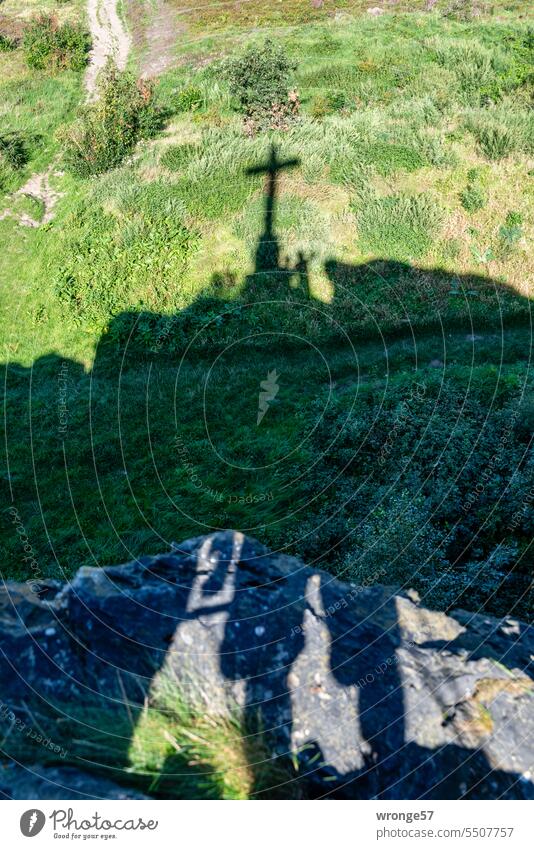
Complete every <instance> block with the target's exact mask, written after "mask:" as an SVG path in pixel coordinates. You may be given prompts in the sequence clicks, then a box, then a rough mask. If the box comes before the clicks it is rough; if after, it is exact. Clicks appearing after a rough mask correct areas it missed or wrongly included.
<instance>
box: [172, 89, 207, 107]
mask: <svg viewBox="0 0 534 849" xmlns="http://www.w3.org/2000/svg"><path fill="white" fill-rule="evenodd" d="M202 100H203V96H202V92H201V90H200V89H199V88H197V87H196V86H193V85H190V86H185V88H182V89H180V91H178V92H176V93H175V94H174V95H173V96H172V97H171V109H172V111H173V112H193V111H194V110H195V109H198V108H199V106H201V105H202Z"/></svg>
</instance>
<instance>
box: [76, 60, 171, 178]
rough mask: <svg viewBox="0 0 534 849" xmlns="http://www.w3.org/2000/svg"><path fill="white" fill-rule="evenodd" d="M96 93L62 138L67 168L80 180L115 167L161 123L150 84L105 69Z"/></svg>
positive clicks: (116, 71)
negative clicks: (91, 102) (96, 97)
mask: <svg viewBox="0 0 534 849" xmlns="http://www.w3.org/2000/svg"><path fill="white" fill-rule="evenodd" d="M98 94H99V97H98V99H97V100H96V102H95V103H93V104H91V105H90V106H86V107H85V108H84V109H83V110H82V112H81V114H80V117H79V118H78V120H77V121H76V122H75V123H74V124H73V125H72V126H71V127H69V128H68V129H67V130H66V131H65V132H64V133H63V135H62V139H63V143H64V152H65V162H66V165H67V167H68V168H69V169H70V170H71V171H73V172H74V173H75V174H78V175H79V176H81V177H87V176H90V175H92V174H100V173H102V172H103V171H106V170H108V169H109V168H113V167H114V166H116V165H118V164H119V163H120V162H121V161H122V160H123V159H124V157H125V156H127V155H128V154H129V153H131V151H132V150H133V148H134V147H135V144H136V143H137V141H138V140H139V139H143V138H150V137H152V136H153V135H155V133H156V132H157V131H158V129H159V128H160V127H161V125H162V122H163V111H162V110H161V108H160V107H159V106H158V105H157V103H156V102H155V97H154V89H153V86H152V84H151V83H149V82H147V81H145V80H137V81H136V80H135V77H133V76H132V75H131V74H130V73H129V72H127V71H118V70H117V69H116V68H114V67H112V66H110V67H108V68H107V70H106V71H105V73H104V75H103V76H102V78H101V80H100V82H99V92H98Z"/></svg>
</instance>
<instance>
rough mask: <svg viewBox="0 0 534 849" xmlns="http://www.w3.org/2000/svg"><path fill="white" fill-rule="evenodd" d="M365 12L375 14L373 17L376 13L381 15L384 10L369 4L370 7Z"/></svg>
mask: <svg viewBox="0 0 534 849" xmlns="http://www.w3.org/2000/svg"><path fill="white" fill-rule="evenodd" d="M367 14H368V15H373V16H375V17H376V16H377V15H383V14H384V10H383V9H381V8H380V6H371V8H370V9H367Z"/></svg>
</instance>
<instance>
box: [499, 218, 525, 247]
mask: <svg viewBox="0 0 534 849" xmlns="http://www.w3.org/2000/svg"><path fill="white" fill-rule="evenodd" d="M522 224H523V216H522V215H521V214H520V213H519V212H514V211H511V212H509V213H508V214H507V216H506V218H505V221H504V224H502V225H501V227H499V233H498V247H497V252H498V254H499V257H500V258H501V259H504V258H506V257H507V256H509V254H510V253H511V252H512V251H513V249H514V248H515V246H516V245H517V243H518V242H519V240H520V239H521V237H522V235H523V227H522Z"/></svg>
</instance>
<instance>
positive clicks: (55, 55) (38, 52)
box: [23, 15, 91, 71]
mask: <svg viewBox="0 0 534 849" xmlns="http://www.w3.org/2000/svg"><path fill="white" fill-rule="evenodd" d="M23 45H24V50H25V54H26V62H27V64H28V66H29V67H30V68H34V69H36V70H44V69H46V68H49V69H52V70H57V69H68V70H71V71H79V70H81V69H82V68H84V67H85V65H86V64H87V56H88V53H89V49H90V47H91V40H90V38H89V34H88V33H87V32H86V30H85V29H84V28H83V27H82V26H80V25H78V24H71V23H69V22H66V23H64V24H59V23H58V20H57V18H55V17H54V16H53V15H40V16H39V17H37V18H34V20H32V21H31V22H30V23H29V24H28V26H27V28H26V31H25V33H24V39H23Z"/></svg>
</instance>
